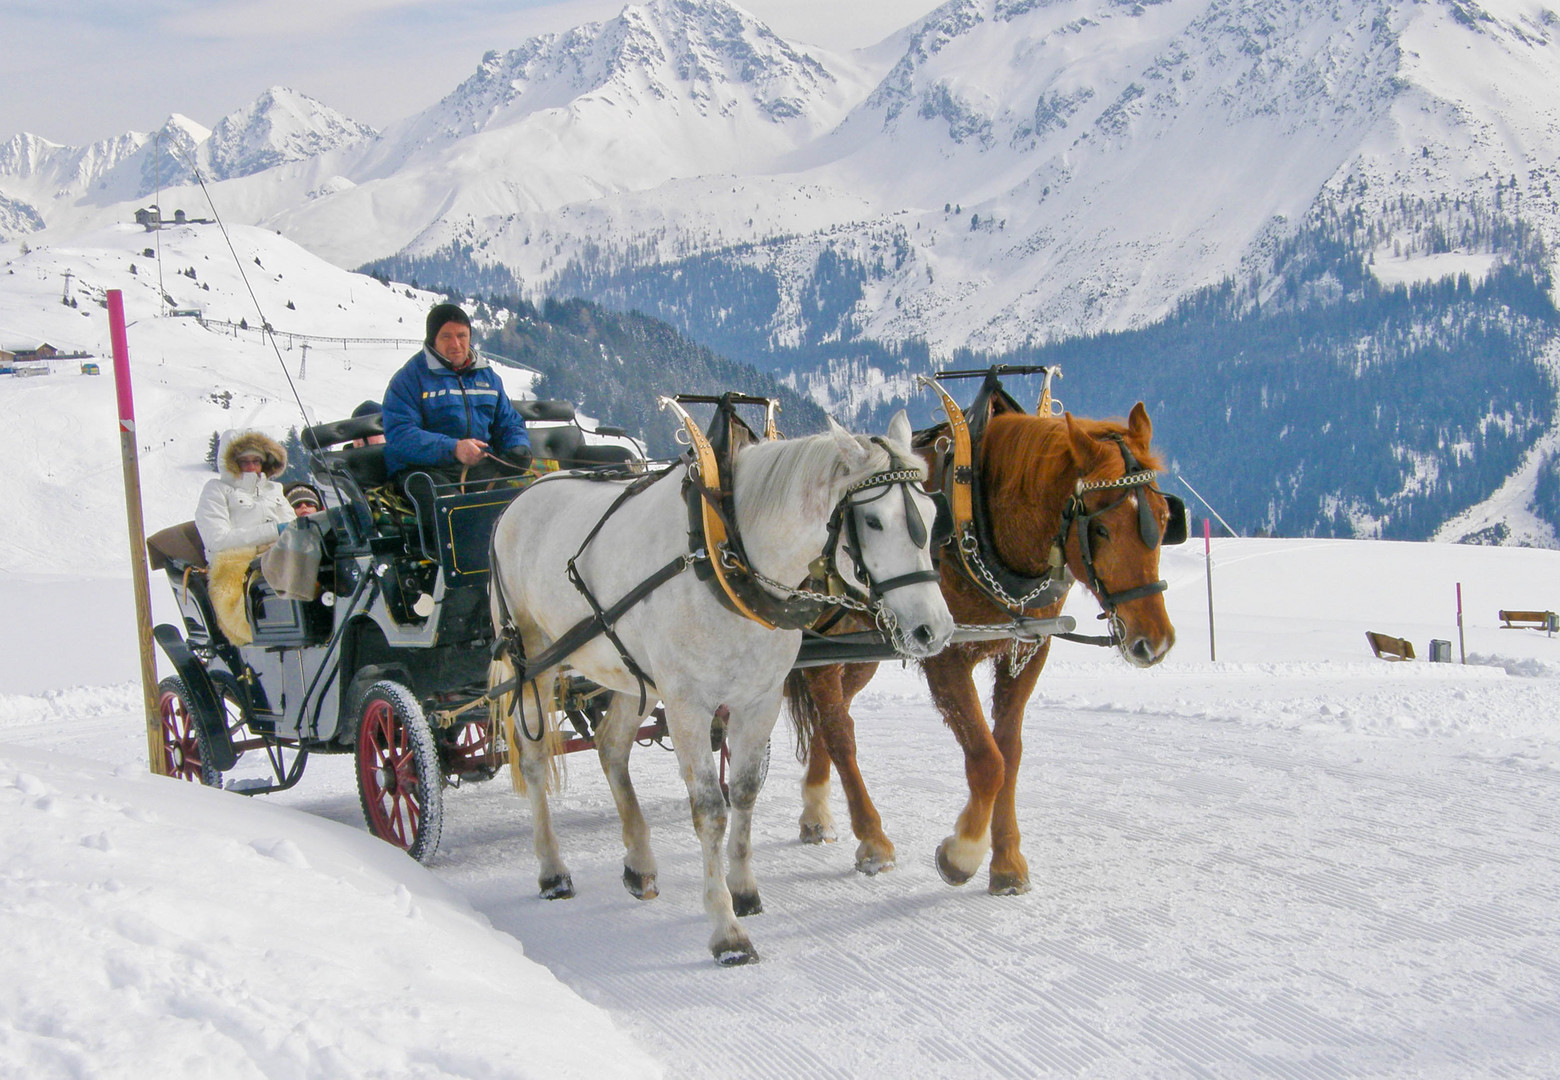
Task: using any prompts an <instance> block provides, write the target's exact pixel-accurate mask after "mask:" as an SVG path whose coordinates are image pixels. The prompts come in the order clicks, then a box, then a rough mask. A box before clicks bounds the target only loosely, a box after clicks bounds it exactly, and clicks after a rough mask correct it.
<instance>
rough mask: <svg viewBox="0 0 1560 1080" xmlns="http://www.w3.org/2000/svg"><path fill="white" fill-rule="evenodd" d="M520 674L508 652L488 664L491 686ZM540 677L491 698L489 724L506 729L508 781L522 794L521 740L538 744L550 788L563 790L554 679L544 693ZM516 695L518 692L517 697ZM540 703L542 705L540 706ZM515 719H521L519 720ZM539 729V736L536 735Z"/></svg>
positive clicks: (560, 743)
mask: <svg viewBox="0 0 1560 1080" xmlns="http://www.w3.org/2000/svg"><path fill="white" fill-rule="evenodd" d="M516 675H517V671H516V669H515V665H514V663H513V662H512V661H511V660H510V659H509V657H508V655H507V654H505V655H501V656H497V657H494V659H493V660H492V662H491V663H489V664H488V689H489V690H491V689H492V688H493V687H495V686H499V685H501V684H503V683H506V682H508V681H509V680H511V679H514V678H515V677H516ZM540 683H541V680H539V679H533V680H531V681H530V682H524V683H519V684H517V685H515V686H514V687H513V688H512V689H509V690H505V691H504V692H503V693H502V694H499V695H497V696H495V697H493V698H491V699H489V701H488V707H487V709H488V723H489V724H490V725H491V726H492V730H493V731H494V732H500V731H501V732H503V734H504V742H505V745H506V746H508V747H509V782H510V783H511V784H512V785H513V786H514V789H515V792H516V793H517V794H519V795H524V794H525V793H526V782H525V770H523V769H522V768H521V767H520V759H521V752H522V751H523V749H524V746H523V744H522V742H521V740H522V739H523V740H525V741H526V742H529V743H533V744H539V745H537V746H536V751H537V752H539V753H541V754H542V755H543V757H544V759H545V760H546V762H547V790H548V791H549V792H557V791H561V790H562V789H563V784H564V779H565V776H564V771H563V757H562V755H561V754H560V753H559V751H560V750H562V748H563V734H562V733H561V732H560V731H559V730H558V723H557V711H556V710H555V709H552V708H550V705H551V703H552V698H553V693H552V680H550V679H549V680H547V692H546V693H543V692H542V688H541V685H540ZM527 691H529V692H527ZM516 695H519V697H518V699H517V697H516ZM538 702H540V705H538ZM516 721H519V722H518V723H517V722H516ZM538 732H540V738H539V739H538V738H537V737H536V735H537V733H538Z"/></svg>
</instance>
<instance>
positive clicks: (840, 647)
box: [791, 615, 1078, 668]
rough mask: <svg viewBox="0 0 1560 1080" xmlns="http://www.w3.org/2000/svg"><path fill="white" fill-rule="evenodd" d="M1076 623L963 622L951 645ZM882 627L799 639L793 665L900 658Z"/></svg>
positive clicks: (1037, 635) (1041, 633) (1027, 636)
mask: <svg viewBox="0 0 1560 1080" xmlns="http://www.w3.org/2000/svg"><path fill="white" fill-rule="evenodd" d="M1077 625H1078V623H1077V620H1075V619H1074V618H1073V617H1072V616H1071V615H1060V616H1058V617H1057V618H1054V619H1030V618H1017V619H1014V620H1013V621H1012V622H1010V623H1007V624H1005V625H991V626H979V627H976V626H962V627H959V628H958V629H956V630H954V632H953V637H952V638H950V639H949V641H948V644H950V645H963V644H966V643H968V642H973V641H1009V640H1012V641H1025V642H1034V641H1041V640H1044V639H1045V638H1047V637H1051V636H1052V635H1054V634H1070V633H1072V632H1073V630H1074V629H1075V628H1076V627H1077ZM903 659H905V658H904V657H903V656H901V655H900V654H899V653H897V652H895V651H894V647H893V646H892V645H891V644H889V642H888V639H887V638H886V637H884V635H883V632H882V631H881V630H866V631H862V632H860V633H855V634H831V635H829V636H828V637H806V638H803V639H802V649H801V652H800V653H798V654H797V657H796V663H795V664H793V665H791V666H792V667H793V668H810V667H827V666H828V665H830V664H868V663H876V662H879V661H883V660H903Z"/></svg>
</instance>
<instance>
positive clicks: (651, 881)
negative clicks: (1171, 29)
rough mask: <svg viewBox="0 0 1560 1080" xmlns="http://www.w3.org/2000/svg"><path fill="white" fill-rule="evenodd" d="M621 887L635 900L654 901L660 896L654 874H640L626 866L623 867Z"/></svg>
mask: <svg viewBox="0 0 1560 1080" xmlns="http://www.w3.org/2000/svg"><path fill="white" fill-rule="evenodd" d="M623 887H624V888H625V889H627V890H628V892H629V895H631V896H632V897H633V898H634V899H635V900H654V899H655V898H656V897H657V896H660V895H661V890H660V889H659V888H657V887H656V884H655V875H654V874H641V873H640V872H639V871H637V870H630V869H629V868H628V867H626V866H625V867H623Z"/></svg>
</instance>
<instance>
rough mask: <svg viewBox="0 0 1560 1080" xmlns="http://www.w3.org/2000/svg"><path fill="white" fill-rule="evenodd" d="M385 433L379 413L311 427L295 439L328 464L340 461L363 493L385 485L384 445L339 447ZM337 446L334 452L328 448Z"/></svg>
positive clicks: (386, 474)
mask: <svg viewBox="0 0 1560 1080" xmlns="http://www.w3.org/2000/svg"><path fill="white" fill-rule="evenodd" d="M384 433H385V420H384V417H383V416H382V415H380V414H379V413H372V414H370V415H368V416H350V417H348V418H347V419H345V420H332V421H331V422H330V423H328V424H315V425H313V426H312V427H308V428H305V429H304V430H303V433H302V434H301V435H299V436H298V438H299V441H301V442H302V443H303V445H304V448H305V449H308V450H317V451H321V454H320V456H321V457H323V458H324V459H325V460H326V461H329V462H340V463H341V464H343V465H345V466H346V467H347V472H348V473H350V474H351V475H352V479H354V480H356V481H357V484H358V487H360V488H363V489H364V490H367V489H368V488H371V487H378V486H379V485H380V484H385V483H388V482H389V480H390V476H389V474H388V473H387V472H386V471H385V446H384V443H371V444H369V445H367V446H342V445H341V444H342V443H350V442H353V441H354V440H358V439H367V438H370V437H372V436H374V435H383V434H384ZM332 447H337V449H332Z"/></svg>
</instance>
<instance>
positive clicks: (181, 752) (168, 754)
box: [157, 675, 222, 787]
mask: <svg viewBox="0 0 1560 1080" xmlns="http://www.w3.org/2000/svg"><path fill="white" fill-rule="evenodd" d="M157 711H158V713H159V715H160V716H161V717H162V748H163V767H164V770H165V771H166V772H167V774H168V775H169V776H171V777H173V778H174V779H175V780H187V781H189V782H190V783H192V784H205V785H206V786H207V787H221V786H222V774H221V773H219V772H217V770H216V768H215V767H214V766H212V765H211V764H210V762H211V756H212V755H211V741H210V738H209V736H207V734H206V729H205V728H203V727H201V726H200V723H199V722H198V721H197V720H196V719H195V712H194V710H193V709H191V708H190V691H189V688H188V687H186V686H185V685H184V680H183V679H180V678H178V677H177V676H172V675H170V676H169V677H168V678H166V679H164V680H163V681H162V682H160V683H158V684H157Z"/></svg>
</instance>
